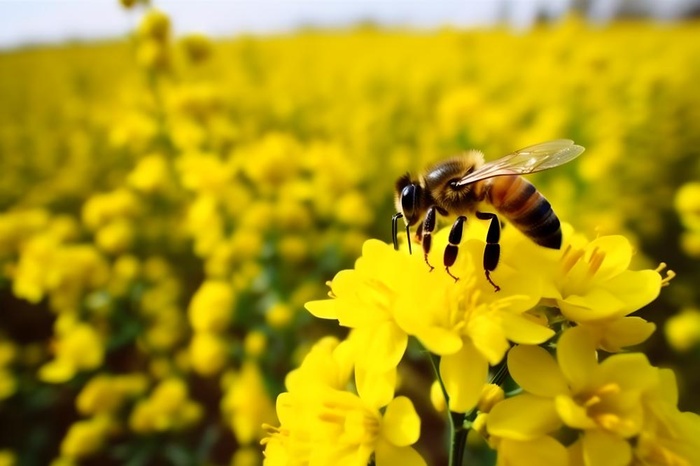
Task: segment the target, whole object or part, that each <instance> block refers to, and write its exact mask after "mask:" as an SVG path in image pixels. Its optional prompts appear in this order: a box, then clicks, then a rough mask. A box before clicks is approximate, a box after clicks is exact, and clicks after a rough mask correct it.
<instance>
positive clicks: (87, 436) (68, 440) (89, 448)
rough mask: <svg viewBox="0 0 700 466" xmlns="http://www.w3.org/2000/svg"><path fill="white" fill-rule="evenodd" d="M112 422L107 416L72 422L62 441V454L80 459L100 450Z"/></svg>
mask: <svg viewBox="0 0 700 466" xmlns="http://www.w3.org/2000/svg"><path fill="white" fill-rule="evenodd" d="M110 424H111V423H110V421H109V420H108V418H106V417H95V418H92V419H88V420H85V421H78V422H76V423H74V424H72V425H71V426H70V429H68V433H66V436H65V437H64V438H63V440H62V441H61V456H64V457H68V458H74V459H78V458H83V457H85V456H89V455H91V454H93V453H96V452H98V451H99V450H100V449H101V448H102V447H103V445H104V443H105V440H106V439H107V435H108V434H109V431H110V428H111V426H110Z"/></svg>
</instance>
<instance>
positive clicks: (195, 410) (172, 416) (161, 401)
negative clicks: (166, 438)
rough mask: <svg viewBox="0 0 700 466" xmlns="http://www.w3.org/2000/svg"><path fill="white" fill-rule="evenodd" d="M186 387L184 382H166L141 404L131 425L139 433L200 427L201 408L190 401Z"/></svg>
mask: <svg viewBox="0 0 700 466" xmlns="http://www.w3.org/2000/svg"><path fill="white" fill-rule="evenodd" d="M187 392H188V390H187V385H186V384H185V382H184V381H183V380H182V379H179V378H169V379H165V380H163V381H162V382H160V384H158V386H156V387H155V388H154V389H153V391H152V392H151V394H150V396H149V397H148V398H146V399H145V400H142V401H140V402H139V403H138V404H137V405H136V406H135V407H134V409H133V411H132V412H131V417H130V418H129V425H130V427H131V429H132V430H134V431H135V432H140V433H149V432H164V431H168V430H181V429H185V428H187V427H190V426H192V425H193V424H195V423H197V422H198V421H199V420H200V418H201V417H202V407H201V406H200V405H199V404H198V403H196V402H195V401H192V400H190V399H189V398H188V393H187Z"/></svg>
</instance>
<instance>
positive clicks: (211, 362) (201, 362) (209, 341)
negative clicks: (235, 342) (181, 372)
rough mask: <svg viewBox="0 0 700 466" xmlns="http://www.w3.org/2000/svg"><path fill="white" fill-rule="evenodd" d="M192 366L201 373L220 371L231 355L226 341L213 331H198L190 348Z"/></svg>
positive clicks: (211, 373)
mask: <svg viewBox="0 0 700 466" xmlns="http://www.w3.org/2000/svg"><path fill="white" fill-rule="evenodd" d="M189 355H190V362H191V364H192V368H193V369H194V370H195V371H196V372H197V373H199V374H201V375H205V376H211V375H214V374H216V373H218V372H220V371H221V370H222V369H223V368H224V366H225V365H226V362H227V360H228V357H229V349H228V345H227V344H226V341H225V340H224V339H223V338H222V337H220V336H219V335H217V334H215V333H211V332H207V331H204V332H196V333H195V334H194V336H192V341H191V342H190V348H189Z"/></svg>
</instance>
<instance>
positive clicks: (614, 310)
mask: <svg viewBox="0 0 700 466" xmlns="http://www.w3.org/2000/svg"><path fill="white" fill-rule="evenodd" d="M558 304H559V308H560V309H561V313H562V314H564V316H565V317H566V318H567V319H569V320H572V321H574V322H591V321H596V320H602V319H609V318H611V317H616V316H617V315H618V314H619V313H620V310H621V309H625V308H626V304H625V301H623V300H622V299H620V298H618V296H617V295H616V293H613V292H611V291H610V290H608V289H605V288H602V287H595V288H591V289H590V290H589V291H588V292H587V293H585V294H583V295H571V296H567V298H566V299H564V300H559V301H558Z"/></svg>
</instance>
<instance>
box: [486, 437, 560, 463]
mask: <svg viewBox="0 0 700 466" xmlns="http://www.w3.org/2000/svg"><path fill="white" fill-rule="evenodd" d="M498 460H499V464H507V465H509V466H543V465H546V466H568V453H567V451H566V448H565V447H564V445H562V444H561V443H559V442H557V441H556V440H554V439H553V438H552V437H550V436H546V437H541V438H538V439H534V440H530V441H527V442H518V441H516V440H509V439H503V440H502V441H501V444H500V445H499V447H498Z"/></svg>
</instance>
